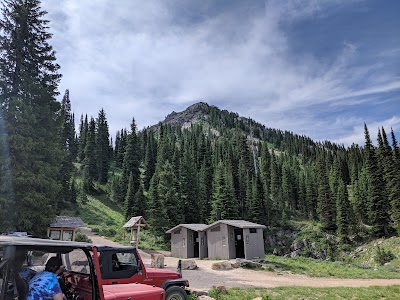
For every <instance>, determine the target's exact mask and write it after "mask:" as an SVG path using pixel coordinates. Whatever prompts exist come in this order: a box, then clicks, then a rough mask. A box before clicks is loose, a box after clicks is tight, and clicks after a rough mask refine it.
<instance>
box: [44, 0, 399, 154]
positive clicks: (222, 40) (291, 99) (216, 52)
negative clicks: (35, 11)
mask: <svg viewBox="0 0 400 300" xmlns="http://www.w3.org/2000/svg"><path fill="white" fill-rule="evenodd" d="M42 7H43V9H44V10H46V11H47V12H48V14H47V15H46V18H47V19H48V20H50V23H49V26H50V32H51V33H53V38H52V39H51V40H50V44H51V45H52V46H53V48H54V50H55V51H56V52H57V54H56V56H57V61H58V63H59V64H60V66H61V70H60V72H61V74H62V75H63V77H62V79H61V83H60V87H59V90H60V99H61V98H62V95H63V94H64V91H65V90H66V89H69V91H70V99H71V104H72V110H73V111H74V113H75V118H76V120H77V122H79V119H80V116H81V115H82V114H87V115H88V117H91V116H92V117H94V118H96V117H97V115H98V112H99V111H100V110H101V109H102V108H103V109H104V110H105V112H106V117H107V120H108V124H109V128H110V135H111V136H112V137H115V133H116V131H117V130H120V129H122V128H127V129H129V128H130V123H131V121H132V118H133V117H134V118H135V121H136V123H137V126H138V128H139V129H142V128H144V127H146V126H151V125H154V124H156V123H158V122H159V121H162V120H163V119H164V118H165V117H166V116H167V115H168V114H170V113H171V112H172V111H176V112H179V111H183V110H185V109H186V108H187V107H188V106H190V105H192V104H194V103H197V102H200V101H202V102H206V103H208V104H210V105H215V106H217V107H218V108H220V109H226V110H228V111H232V112H236V113H238V114H239V115H241V116H243V117H250V118H252V119H254V120H255V121H257V122H260V123H261V124H264V125H265V126H267V127H271V128H277V129H281V130H289V131H292V132H293V133H296V134H300V135H306V136H308V137H311V138H312V139H314V140H330V141H332V142H337V143H341V144H344V145H347V146H349V145H351V144H352V143H358V144H359V145H363V144H364V123H366V124H367V126H368V128H369V131H370V135H371V138H372V139H373V140H375V141H376V137H377V132H378V129H379V128H380V127H382V126H383V127H384V128H385V131H386V133H388V134H390V129H391V128H393V130H394V132H395V134H396V138H397V140H400V17H399V12H400V1H397V0H301V1H297V0H293V1H284V0H267V1H257V0H253V1H245V0H243V1H234V0H218V1H215V0H198V1H195V0H193V1H187V0H165V1H164V0H159V1H154V0H146V1H142V0H138V1H135V0H96V1H93V0H68V1H54V0H43V1H42Z"/></svg>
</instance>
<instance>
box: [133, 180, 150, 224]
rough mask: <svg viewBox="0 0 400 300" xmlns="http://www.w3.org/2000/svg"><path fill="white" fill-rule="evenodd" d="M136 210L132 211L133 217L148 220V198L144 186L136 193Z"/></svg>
mask: <svg viewBox="0 0 400 300" xmlns="http://www.w3.org/2000/svg"><path fill="white" fill-rule="evenodd" d="M134 208H135V209H134V210H133V211H132V215H135V216H143V217H144V218H147V209H148V205H147V198H146V196H145V194H144V191H143V184H141V185H140V186H139V190H138V191H137V192H136V193H135V202H134Z"/></svg>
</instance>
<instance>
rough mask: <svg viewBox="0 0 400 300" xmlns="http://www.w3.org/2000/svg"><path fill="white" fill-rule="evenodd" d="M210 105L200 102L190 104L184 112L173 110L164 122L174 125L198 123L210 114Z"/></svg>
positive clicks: (183, 125)
mask: <svg viewBox="0 0 400 300" xmlns="http://www.w3.org/2000/svg"><path fill="white" fill-rule="evenodd" d="M209 108H210V107H209V105H208V104H207V103H204V102H199V103H196V104H193V105H191V106H189V107H188V108H187V109H186V110H184V111H182V112H178V113H177V112H174V111H173V112H172V113H170V114H169V115H168V116H167V117H166V118H165V120H164V121H163V123H164V124H168V125H173V126H182V127H188V126H190V124H192V123H196V121H199V120H201V119H207V118H208V115H209Z"/></svg>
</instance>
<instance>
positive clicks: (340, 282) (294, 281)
mask: <svg viewBox="0 0 400 300" xmlns="http://www.w3.org/2000/svg"><path fill="white" fill-rule="evenodd" d="M140 253H141V255H142V259H143V261H144V262H145V264H146V265H150V263H151V255H150V254H149V253H144V252H143V251H141V252H140ZM163 254H164V255H165V254H168V253H167V252H164V253H163ZM178 260H179V259H178V258H174V257H170V256H166V257H165V260H164V263H165V268H167V269H171V270H176V268H177V266H178ZM195 262H196V264H197V266H198V269H197V270H183V272H182V273H183V277H184V278H186V279H188V280H189V282H190V287H191V288H192V289H195V290H209V289H211V288H212V287H213V286H214V285H224V286H225V287H228V288H231V287H239V288H250V287H253V288H254V287H259V288H273V287H280V286H309V287H335V286H341V287H343V286H347V287H365V286H374V285H377V286H388V285H400V279H341V278H313V277H308V276H305V275H296V274H290V273H277V272H267V271H254V270H249V269H243V268H237V269H232V270H226V271H225V270H224V271H217V270H212V269H211V265H212V264H213V263H214V262H217V261H216V260H199V259H197V260H196V259H195ZM230 262H232V263H234V262H235V260H230Z"/></svg>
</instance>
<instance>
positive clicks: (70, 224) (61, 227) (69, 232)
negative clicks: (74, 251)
mask: <svg viewBox="0 0 400 300" xmlns="http://www.w3.org/2000/svg"><path fill="white" fill-rule="evenodd" d="M84 226H85V224H84V223H83V221H82V219H81V218H79V217H68V216H57V217H56V218H55V220H54V222H53V223H51V224H50V226H49V228H48V229H47V236H48V237H49V238H50V239H52V240H61V241H74V240H75V235H76V230H77V229H78V228H79V227H84Z"/></svg>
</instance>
